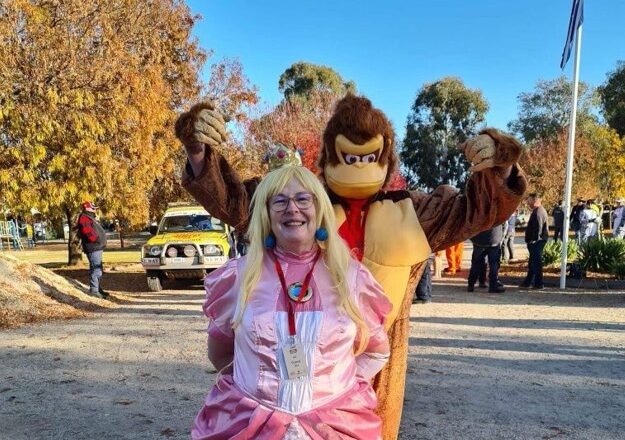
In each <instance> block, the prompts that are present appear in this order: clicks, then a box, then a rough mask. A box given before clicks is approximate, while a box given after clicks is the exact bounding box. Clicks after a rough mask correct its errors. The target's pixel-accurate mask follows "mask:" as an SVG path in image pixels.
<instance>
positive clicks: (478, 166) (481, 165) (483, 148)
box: [460, 128, 523, 173]
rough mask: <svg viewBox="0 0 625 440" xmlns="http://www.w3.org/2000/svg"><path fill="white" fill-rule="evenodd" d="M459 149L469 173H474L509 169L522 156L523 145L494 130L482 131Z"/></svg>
mask: <svg viewBox="0 0 625 440" xmlns="http://www.w3.org/2000/svg"><path fill="white" fill-rule="evenodd" d="M460 148H461V149H463V150H464V154H465V156H466V158H467V160H468V161H469V162H470V163H471V168H469V171H471V172H474V173H475V172H478V171H482V170H485V169H488V168H494V167H500V168H504V169H509V168H510V167H511V166H512V165H513V164H515V163H516V162H517V161H518V160H519V158H520V157H521V155H522V154H523V145H521V143H520V142H519V141H517V140H516V139H515V138H513V137H512V136H509V135H507V134H504V133H501V132H500V131H498V130H495V129H494V128H487V129H485V130H482V131H481V132H480V134H479V135H478V136H476V137H474V138H472V139H469V140H468V141H467V142H465V143H464V144H462V145H460Z"/></svg>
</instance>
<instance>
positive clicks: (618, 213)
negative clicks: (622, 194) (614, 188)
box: [612, 198, 625, 238]
mask: <svg viewBox="0 0 625 440" xmlns="http://www.w3.org/2000/svg"><path fill="white" fill-rule="evenodd" d="M612 236H613V237H615V238H623V237H625V199H622V198H618V199H616V208H614V211H613V212H612Z"/></svg>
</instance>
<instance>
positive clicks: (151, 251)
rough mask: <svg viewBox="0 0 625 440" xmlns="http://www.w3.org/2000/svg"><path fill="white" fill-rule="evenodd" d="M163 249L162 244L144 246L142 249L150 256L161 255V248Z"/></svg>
mask: <svg viewBox="0 0 625 440" xmlns="http://www.w3.org/2000/svg"><path fill="white" fill-rule="evenodd" d="M162 249H163V247H162V246H146V247H145V248H144V251H145V253H146V254H148V255H150V256H152V257H158V256H160V255H161V250H162Z"/></svg>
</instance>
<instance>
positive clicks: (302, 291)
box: [271, 249, 321, 336]
mask: <svg viewBox="0 0 625 440" xmlns="http://www.w3.org/2000/svg"><path fill="white" fill-rule="evenodd" d="M271 254H272V255H273V262H274V265H275V266H276V272H277V273H278V278H280V284H282V291H283V292H284V295H285V296H286V298H287V306H288V308H289V311H288V315H289V335H291V336H295V333H296V331H295V312H294V311H293V303H292V302H291V301H293V300H291V297H290V296H289V288H288V287H287V285H286V279H285V278H284V272H282V266H280V263H279V262H278V258H276V254H275V253H274V252H273V250H272V251H271ZM320 256H321V249H319V250H318V251H317V255H315V259H314V260H313V264H312V267H311V268H310V270H309V271H308V273H307V274H306V278H304V284H303V285H302V287H301V289H300V291H299V294H298V295H297V300H295V301H296V302H298V303H299V302H301V301H302V298H304V297H305V296H306V291H307V290H308V284H309V283H310V279H311V278H312V273H313V270H315V265H316V264H317V261H318V260H319V257H320Z"/></svg>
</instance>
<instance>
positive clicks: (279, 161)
mask: <svg viewBox="0 0 625 440" xmlns="http://www.w3.org/2000/svg"><path fill="white" fill-rule="evenodd" d="M263 160H264V161H265V162H266V163H267V165H268V167H269V171H273V170H277V169H278V168H281V167H283V166H287V165H289V166H302V153H301V151H300V150H299V149H298V150H292V149H290V148H289V147H287V146H286V145H283V144H273V145H270V146H269V148H268V149H267V153H265V157H264V159H263Z"/></svg>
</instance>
